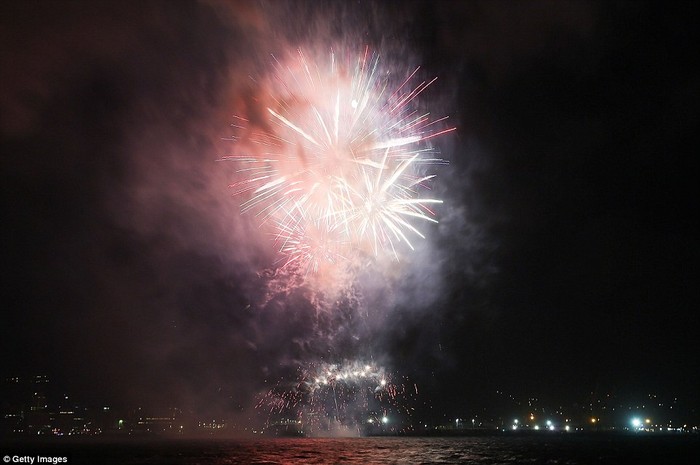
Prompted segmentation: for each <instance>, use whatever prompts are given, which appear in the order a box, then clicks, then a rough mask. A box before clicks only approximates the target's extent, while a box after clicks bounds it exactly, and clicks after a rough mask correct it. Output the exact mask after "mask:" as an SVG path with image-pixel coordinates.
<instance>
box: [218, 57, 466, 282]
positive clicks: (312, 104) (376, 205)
mask: <svg viewBox="0 0 700 465" xmlns="http://www.w3.org/2000/svg"><path fill="white" fill-rule="evenodd" d="M273 65H274V73H273V75H272V77H271V78H270V81H269V82H266V83H265V84H262V83H259V84H260V85H261V86H262V87H263V88H266V89H267V90H268V95H265V96H264V97H263V98H261V99H259V101H258V105H260V106H261V107H262V108H256V112H257V114H256V115H255V118H252V117H246V116H238V117H237V123H236V124H235V125H234V126H235V128H236V131H237V135H235V136H233V137H232V140H233V141H234V142H235V147H236V149H235V154H233V155H230V156H225V157H223V158H222V160H229V161H233V162H235V163H236V164H237V171H238V177H239V179H238V180H237V181H236V182H234V183H232V184H231V186H230V187H231V188H232V189H233V192H234V194H235V195H236V196H239V197H240V198H242V199H243V201H242V205H241V209H242V211H243V212H246V213H249V214H253V215H255V217H256V218H258V220H259V222H260V224H266V225H271V226H272V227H273V231H274V233H273V234H274V242H275V243H276V247H277V250H278V252H280V253H281V255H282V256H283V257H284V258H283V266H284V267H293V268H294V269H298V270H302V271H303V272H304V273H305V274H308V273H317V272H318V271H319V270H320V269H321V268H323V267H328V266H331V267H333V266H337V265H339V264H348V263H351V264H352V263H353V262H354V261H356V260H357V259H358V258H362V257H372V256H374V257H380V256H381V255H385V254H386V255H389V256H391V257H392V258H393V259H394V260H398V259H399V256H400V250H401V248H400V246H399V245H400V244H404V245H405V246H406V247H408V248H410V249H412V248H413V243H412V241H413V240H415V238H416V237H418V238H422V237H423V234H422V233H421V231H420V229H419V227H420V226H419V224H418V223H421V222H437V220H436V219H435V213H434V211H433V210H432V209H431V206H432V205H435V204H440V203H442V201H441V200H439V199H435V198H432V197H431V196H428V195H424V194H423V192H425V191H427V190H429V189H430V184H431V182H432V179H433V177H434V174H432V173H429V172H426V171H427V170H428V169H430V167H432V166H435V165H439V164H442V163H444V162H443V161H442V160H441V159H440V158H439V157H438V156H437V154H436V152H435V150H434V149H433V148H432V146H431V144H430V139H432V138H434V137H437V136H439V135H441V134H444V133H446V132H449V131H452V130H453V129H454V128H451V127H449V126H447V125H446V122H445V120H446V118H440V119H432V118H431V116H430V113H428V112H424V111H421V110H420V106H419V105H418V96H419V95H421V93H422V92H423V91H425V90H426V89H427V88H428V86H430V85H431V84H432V83H433V82H434V81H435V79H433V80H430V81H423V82H420V83H418V84H417V85H413V84H412V83H413V82H414V81H416V80H417V77H416V76H417V75H418V71H419V70H418V69H416V70H414V71H413V72H412V73H410V75H408V77H406V78H405V79H404V80H402V81H400V82H397V84H398V85H397V86H395V88H394V90H390V89H391V82H392V81H393V76H391V75H390V74H389V73H386V72H382V70H381V68H380V60H379V56H378V55H377V54H374V53H370V51H369V49H365V51H364V53H363V54H361V55H360V56H359V57H357V58H356V59H353V60H345V61H342V60H339V59H338V56H337V55H336V54H335V53H332V52H331V53H330V54H329V59H328V60H327V63H323V64H322V63H319V62H318V61H314V60H310V59H309V58H307V56H306V55H304V53H302V52H301V51H299V52H298V53H297V55H296V56H295V57H294V58H293V59H291V60H285V61H284V62H281V61H279V60H278V59H277V58H274V57H273ZM262 102H266V104H265V105H263V104H262ZM251 113H254V112H251Z"/></svg>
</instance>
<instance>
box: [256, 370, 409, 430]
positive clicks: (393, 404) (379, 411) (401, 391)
mask: <svg viewBox="0 0 700 465" xmlns="http://www.w3.org/2000/svg"><path fill="white" fill-rule="evenodd" d="M416 394H417V392H416ZM413 397H414V392H413V391H411V390H407V389H406V388H405V385H404V384H401V383H397V382H395V381H394V380H393V377H392V375H391V374H390V373H388V372H387V371H386V370H385V369H384V368H383V367H381V366H378V365H376V364H374V363H371V362H362V361H346V362H344V363H341V364H329V363H313V364H309V365H307V366H306V367H304V368H300V369H299V377H298V379H296V380H295V381H293V382H290V383H283V382H279V383H278V384H277V385H276V386H275V387H274V388H271V389H269V390H267V391H265V392H264V393H263V394H262V395H261V396H260V397H259V400H258V403H257V405H256V408H257V409H258V410H259V411H261V412H262V413H263V414H264V415H266V416H267V417H268V419H267V421H266V423H267V425H268V428H269V429H270V430H271V431H272V432H273V434H274V433H275V432H278V431H276V429H278V428H279V427H280V426H284V427H285V429H286V428H287V425H289V424H294V425H298V426H296V428H299V430H298V431H299V432H301V433H303V434H319V433H320V434H328V433H334V432H337V431H339V430H343V431H346V432H354V433H356V434H359V433H362V432H367V431H373V430H376V429H377V428H380V429H381V428H388V426H386V422H388V419H389V418H391V419H392V422H393V424H392V425H391V428H393V429H395V428H397V427H398V426H399V423H398V421H397V420H398V418H407V417H410V415H411V407H410V406H409V404H410V401H411V400H412V398H413ZM375 432H378V431H375Z"/></svg>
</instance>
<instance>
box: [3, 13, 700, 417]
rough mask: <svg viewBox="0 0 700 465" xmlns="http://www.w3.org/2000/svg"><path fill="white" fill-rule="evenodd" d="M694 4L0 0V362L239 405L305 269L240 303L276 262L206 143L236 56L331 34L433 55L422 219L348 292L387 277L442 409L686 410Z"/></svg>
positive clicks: (250, 65) (289, 332)
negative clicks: (370, 276) (274, 298)
mask: <svg viewBox="0 0 700 465" xmlns="http://www.w3.org/2000/svg"><path fill="white" fill-rule="evenodd" d="M697 13H698V11H697V6H695V4H693V3H691V2H685V3H678V4H670V5H667V4H665V3H647V2H592V3H589V2H559V1H552V2H548V1H537V2H507V1H506V2H451V1H445V2H435V1H426V2H388V3H386V4H385V3H384V2H375V3H373V2H364V1H357V2H289V3H283V2H276V1H259V2H256V1H250V2H223V1H222V2H218V1H203V2H126V3H125V2H53V1H52V2H49V1H46V2H41V1H39V2H36V1H6V2H2V6H0V34H1V35H0V57H1V59H0V62H1V63H2V65H1V66H0V112H1V113H0V131H1V133H2V142H1V144H2V145H1V147H2V162H1V164H0V170H1V171H0V173H1V176H2V185H1V186H2V196H1V197H0V225H1V226H0V234H1V236H0V240H1V242H2V258H1V259H0V267H1V275H2V295H1V296H0V302H2V308H3V309H4V310H3V312H2V323H1V324H0V354H1V357H2V359H1V363H0V372H1V373H0V374H2V376H11V375H20V376H28V375H34V374H48V375H50V376H51V378H52V382H53V383H55V385H57V386H61V387H63V388H64V389H65V390H66V391H67V392H71V393H74V395H75V396H77V397H79V398H82V399H85V402H94V403H116V404H122V405H135V404H140V403H146V404H147V403H158V402H160V403H163V404H164V405H165V404H167V405H185V406H191V407H192V408H207V409H211V410H215V409H221V411H226V410H227V409H234V410H235V409H238V410H245V408H246V406H247V405H249V404H250V403H251V401H250V399H251V398H253V397H254V396H255V394H256V393H257V392H259V391H260V389H261V388H262V386H263V385H264V383H265V381H266V380H268V378H274V377H275V376H280V374H281V373H283V372H284V370H280V368H279V367H280V366H282V365H285V366H286V364H287V363H288V360H289V358H290V357H291V356H290V355H289V352H290V351H294V350H297V351H298V350H299V348H298V346H297V344H298V341H299V340H300V339H305V338H306V340H308V341H312V342H311V343H313V340H314V336H313V334H312V332H313V330H312V329H311V328H309V324H311V323H312V320H313V318H311V317H310V316H309V314H310V312H311V311H312V310H310V308H311V307H312V304H311V303H310V302H309V301H308V299H307V298H306V297H305V295H304V293H303V292H300V293H299V294H298V295H292V296H287V298H285V299H284V302H280V303H278V304H275V305H276V306H274V305H273V306H272V307H271V306H269V305H268V306H267V307H265V308H260V307H259V305H258V304H259V302H260V298H259V295H260V288H261V286H262V284H261V276H264V275H265V270H269V269H270V267H271V263H272V262H273V260H274V258H273V257H271V253H270V250H269V249H270V245H269V244H268V241H267V240H263V239H261V238H260V234H259V232H258V231H257V230H256V225H255V224H254V223H253V222H252V221H250V220H249V218H246V217H245V215H241V213H240V209H239V202H238V200H237V199H235V198H233V197H232V195H231V192H230V190H229V189H228V183H229V181H230V176H231V174H232V172H233V170H234V168H233V167H231V166H230V165H226V164H222V163H220V162H217V159H218V158H220V157H221V156H222V155H225V154H226V153H228V152H229V151H230V150H231V148H230V145H227V144H228V143H227V142H226V141H224V140H222V137H223V136H225V135H227V134H228V131H229V124H230V123H231V121H232V115H234V114H235V112H236V108H237V106H238V105H240V103H241V102H242V101H246V99H248V98H249V93H250V92H254V87H252V85H251V82H252V81H251V79H250V77H249V76H262V75H264V74H265V73H266V72H269V64H270V54H271V53H274V54H281V53H285V52H286V51H288V50H290V49H291V50H293V49H295V48H296V47H308V46H309V44H315V45H316V46H318V45H319V43H320V44H321V45H323V44H325V42H324V41H325V40H328V42H329V43H330V42H332V41H343V42H346V43H348V44H352V46H355V47H357V48H358V50H361V49H362V48H363V47H364V46H365V45H369V46H370V47H372V48H375V49H378V50H380V51H381V53H382V56H383V57H386V60H387V62H388V63H391V64H394V63H399V64H404V63H405V64H404V66H405V67H407V68H408V67H415V66H417V65H421V66H422V68H421V70H422V72H424V73H425V74H426V76H438V81H437V83H436V84H435V85H434V86H432V87H431V88H430V92H426V96H425V98H426V99H427V100H428V102H427V104H428V105H429V106H430V107H431V110H433V111H435V112H436V113H437V114H448V115H450V116H451V121H452V124H454V125H455V126H456V127H457V130H456V131H455V132H454V133H451V134H449V135H447V136H445V137H443V138H441V139H440V140H439V141H436V145H437V146H438V147H439V148H440V149H441V152H442V156H443V157H444V158H446V159H448V160H449V162H450V164H449V166H446V167H442V168H440V170H439V172H438V178H437V179H438V181H437V182H436V185H437V186H438V187H437V189H438V191H439V193H440V195H441V196H442V198H443V199H444V200H445V204H444V205H443V206H442V207H441V209H440V210H439V211H438V216H439V217H440V224H439V225H438V226H436V227H434V228H433V229H429V230H428V231H427V232H426V236H428V237H427V239H426V243H427V244H428V245H426V246H425V247H424V248H423V249H421V250H422V251H421V250H419V251H418V252H417V257H419V258H416V259H415V260H413V261H409V262H410V263H409V264H407V265H406V266H407V267H413V268H411V270H412V271H409V272H407V273H406V277H405V279H403V280H402V281H401V282H400V283H399V284H395V285H393V286H392V288H391V289H382V288H381V286H378V289H374V290H372V291H368V294H371V295H372V296H373V297H372V299H374V301H379V300H381V296H382V295H385V294H386V295H389V294H391V295H392V296H394V297H392V298H387V302H389V303H387V304H386V305H387V308H386V309H384V310H383V313H382V318H381V321H380V323H378V325H380V328H379V329H377V328H374V329H373V330H372V331H371V334H372V342H371V345H373V347H374V348H375V349H374V350H375V351H376V353H377V357H381V358H382V360H383V361H385V362H386V364H387V365H388V367H389V368H390V369H391V370H392V371H394V372H396V373H398V374H400V375H401V376H404V375H405V376H408V377H410V379H411V380H412V381H415V382H416V383H417V384H418V386H420V388H421V392H422V393H424V394H423V395H425V396H426V398H429V399H430V402H431V403H432V405H433V406H434V407H435V408H436V410H437V411H445V412H448V411H451V410H452V409H461V410H462V411H470V410H471V409H475V408H480V407H483V406H487V404H488V402H489V401H490V400H489V399H491V397H492V396H493V393H494V392H495V391H496V390H501V391H505V392H508V393H512V394H513V395H515V396H518V397H521V398H527V397H530V396H535V397H539V398H544V399H551V400H552V402H574V401H578V400H583V399H586V398H589V397H590V396H591V393H592V392H614V393H619V394H635V393H647V392H654V393H662V394H665V395H678V396H681V397H682V398H683V399H687V402H686V404H687V405H698V402H699V399H698V392H700V364H699V362H698V354H699V353H700V343H699V342H698V341H699V340H700V338H699V337H698V327H699V325H698V323H699V318H698V309H699V308H700V298H699V297H700V296H699V291H698V260H699V259H700V242H699V238H700V235H699V231H698V221H697V213H696V211H695V208H694V206H695V205H696V204H697V203H698V199H699V198H700V192H699V189H698V186H699V185H700V184H699V183H698V172H697V170H696V169H695V167H696V166H697V163H696V162H695V160H694V158H695V157H697V155H698V152H697V147H698V144H697V142H698V140H697V139H698V136H697V134H698V107H699V105H698V96H699V95H700V75H698V73H697V71H695V69H696V68H697V61H698V60H697V47H696V44H697V43H698V39H699V38H698V27H697V24H698V22H697V21H698V14H697ZM251 89H252V90H251ZM426 251H428V252H429V253H428V252H426ZM423 262H425V264H429V265H426V266H424V264H423ZM409 291H410V292H409ZM397 295H398V296H399V297H396V296H397ZM401 296H403V297H401ZM329 318H331V319H333V317H329ZM340 320H342V318H340ZM329 324H330V325H334V324H335V323H329ZM338 331H340V330H338ZM349 331H352V328H350V329H349ZM336 336H337V339H338V340H341V339H343V337H344V336H342V335H340V334H336ZM360 343H362V341H361V342H360ZM304 350H306V349H304ZM308 350H310V351H311V352H313V349H308ZM379 354H381V356H380V355H379ZM297 355H298V354H297Z"/></svg>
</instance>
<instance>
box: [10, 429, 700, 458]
mask: <svg viewBox="0 0 700 465" xmlns="http://www.w3.org/2000/svg"><path fill="white" fill-rule="evenodd" d="M0 453H1V454H2V455H3V456H4V455H6V454H8V453H11V454H14V453H22V454H24V453H26V454H27V455H36V454H47V455H48V454H54V455H61V454H63V455H65V456H67V457H68V460H69V461H68V463H69V464H102V463H104V464H133V465H136V464H174V465H194V464H202V465H205V464H206V465H209V464H211V465H223V464H259V465H262V464H269V465H271V464H324V465H325V464H521V463H522V464H567V465H578V464H581V465H584V464H618V463H620V464H627V463H629V464H636V465H640V464H641V465H644V464H691V463H692V464H693V465H695V464H696V463H700V462H698V459H699V458H700V441H699V438H698V436H677V437H669V436H667V437H651V436H646V437H643V436H615V437H607V436H598V437H596V436H578V437H577V436H574V435H562V436H551V437H544V436H543V437H504V436H499V437H479V438H398V437H392V438H343V439H330V438H328V439H311V438H299V439H296V438H295V439H264V440H239V441H221V440H218V441H214V440H210V441H169V442H164V441H157V442H155V441H154V442H121V443H84V444H66V443H63V444H41V445H38V444H37V445H29V444H24V445H21V446H18V445H16V444H15V445H10V446H9V447H6V446H2V450H1V451H0Z"/></svg>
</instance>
